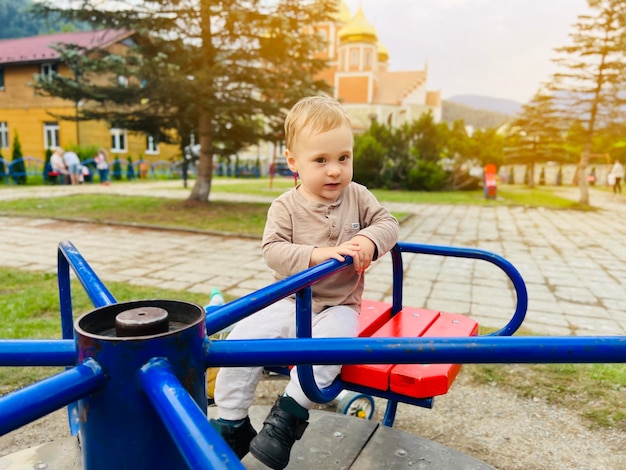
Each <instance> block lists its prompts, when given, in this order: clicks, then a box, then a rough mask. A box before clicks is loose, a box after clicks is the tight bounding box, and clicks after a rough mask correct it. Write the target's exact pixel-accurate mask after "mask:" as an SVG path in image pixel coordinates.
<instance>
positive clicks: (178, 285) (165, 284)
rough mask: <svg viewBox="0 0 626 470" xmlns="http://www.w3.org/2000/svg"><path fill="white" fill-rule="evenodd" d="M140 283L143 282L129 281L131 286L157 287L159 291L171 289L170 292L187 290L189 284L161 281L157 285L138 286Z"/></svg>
mask: <svg viewBox="0 0 626 470" xmlns="http://www.w3.org/2000/svg"><path fill="white" fill-rule="evenodd" d="M141 281H143V280H136V281H131V284H136V285H155V286H156V287H159V288H161V289H171V290H187V288H188V287H189V283H188V282H180V281H163V282H159V283H157V284H152V283H148V284H140V282H141Z"/></svg>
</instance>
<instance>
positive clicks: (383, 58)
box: [376, 41, 389, 62]
mask: <svg viewBox="0 0 626 470" xmlns="http://www.w3.org/2000/svg"><path fill="white" fill-rule="evenodd" d="M376 48H377V49H378V50H377V54H378V61H379V62H387V61H388V60H389V51H388V50H387V48H386V47H385V46H383V45H382V43H381V42H380V41H378V42H377V43H376Z"/></svg>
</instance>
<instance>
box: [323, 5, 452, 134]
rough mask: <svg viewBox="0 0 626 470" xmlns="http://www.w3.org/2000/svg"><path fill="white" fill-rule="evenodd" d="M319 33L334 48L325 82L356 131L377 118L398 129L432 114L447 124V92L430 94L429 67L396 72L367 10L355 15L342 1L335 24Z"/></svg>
mask: <svg viewBox="0 0 626 470" xmlns="http://www.w3.org/2000/svg"><path fill="white" fill-rule="evenodd" d="M316 29H317V31H318V33H319V34H321V35H322V37H323V38H325V39H326V42H327V45H328V46H327V48H326V49H325V50H324V51H322V52H321V56H322V57H323V58H325V59H326V60H327V61H328V63H329V67H328V68H327V69H326V70H324V71H323V72H322V73H321V78H323V79H325V80H326V81H327V82H328V83H329V84H330V85H331V86H332V87H333V89H334V97H335V98H337V99H338V100H339V101H341V103H342V104H343V105H344V106H345V108H346V109H347V111H348V113H349V114H350V117H351V118H352V123H353V126H354V130H355V131H357V132H359V131H363V130H365V129H367V128H368V127H369V126H370V123H371V120H372V119H376V120H377V121H378V122H380V123H385V124H390V125H391V126H393V127H398V126H401V125H402V124H404V123H405V122H411V121H414V120H417V119H419V117H420V116H421V115H422V114H423V113H426V112H428V111H430V112H432V115H433V117H434V119H435V121H436V122H439V121H440V120H441V92H440V91H428V90H427V88H426V80H427V76H428V69H427V67H425V68H424V69H423V70H408V71H390V70H389V52H388V51H387V49H386V48H385V46H384V45H383V44H382V43H381V42H380V40H379V38H378V34H377V33H376V28H375V27H374V26H373V25H372V24H371V23H370V22H369V21H368V20H367V18H366V17H365V14H364V13H363V9H362V8H361V6H359V8H358V10H357V12H356V13H355V14H354V16H352V15H351V13H350V10H349V8H348V6H347V5H346V3H345V2H344V1H339V2H338V8H337V13H336V14H335V15H334V18H333V21H329V22H326V23H322V24H319V25H317V26H316Z"/></svg>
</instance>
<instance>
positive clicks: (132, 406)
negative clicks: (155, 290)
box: [0, 241, 626, 470]
mask: <svg viewBox="0 0 626 470" xmlns="http://www.w3.org/2000/svg"><path fill="white" fill-rule="evenodd" d="M403 253H419V254H428V255H437V256H452V257H461V258H472V259H479V260H484V261H487V262H490V263H492V264H495V265H496V266H497V267H499V268H500V269H502V270H503V271H504V272H505V273H506V274H507V276H509V278H510V279H511V281H512V283H513V287H514V289H515V291H516V294H517V307H516V310H515V313H514V314H513V316H512V318H511V320H510V321H509V322H508V324H507V325H506V326H505V327H503V328H502V329H500V330H498V331H496V332H495V333H492V334H490V335H486V336H471V337H440V338H434V337H417V338H415V337H412V338H398V337H394V338H392V337H388V338H387V337H385V338H381V337H376V338H374V337H372V338H332V339H323V338H315V339H312V338H311V321H310V313H311V285H312V284H314V283H315V282H317V281H319V280H320V279H322V278H324V277H327V276H329V275H331V274H333V273H334V272H336V271H338V270H341V269H345V268H347V267H348V266H349V265H350V264H351V263H352V260H351V259H348V260H346V261H345V262H344V263H339V262H337V261H335V260H332V261H328V262H326V263H323V264H321V265H318V266H315V267H313V268H310V269H308V270H306V271H303V272H301V273H299V274H296V275H294V276H291V277H289V278H287V279H285V280H283V281H281V282H278V283H275V284H272V285H270V286H268V287H265V288H263V289H260V290H258V291H256V292H253V293H251V294H249V295H247V296H245V297H242V298H240V299H237V300H235V301H233V302H230V303H227V304H226V305H224V306H222V307H218V308H217V309H215V310H213V311H210V312H209V313H207V312H206V311H205V309H204V308H202V307H200V306H198V305H195V304H191V303H187V302H180V301H173V300H141V301H134V302H125V303H117V302H116V300H115V298H114V297H113V295H112V294H111V293H110V292H109V290H108V289H107V288H106V286H105V285H104V284H103V283H102V281H101V280H100V279H99V278H98V276H97V275H96V274H95V272H94V271H93V270H92V268H91V267H90V266H89V264H88V263H87V262H86V261H85V259H84V258H83V257H82V255H81V254H80V253H79V252H78V250H77V249H76V248H75V247H74V245H73V244H72V243H71V242H69V241H64V242H62V243H60V244H59V250H58V282H59V296H60V311H61V324H62V332H63V339H61V340H0V366H18V367H19V366H24V367H26V366H66V367H67V369H66V370H65V371H64V372H61V373H59V374H57V375H55V376H52V377H50V378H47V379H45V380H42V381H40V382H38V383H35V384H33V385H30V386H27V387H25V388H23V389H20V390H17V391H15V392H12V393H10V394H8V395H6V396H4V397H2V398H0V435H4V434H6V433H8V432H10V431H13V430H15V429H17V428H19V427H21V426H23V425H25V424H27V423H30V422H32V421H35V420H37V419H38V418H41V417H43V416H45V415H47V414H49V413H51V412H53V411H55V410H57V409H60V408H62V407H64V406H68V412H69V421H70V431H71V433H72V435H76V434H78V438H79V440H80V446H81V453H82V462H83V468H84V469H85V470H94V469H106V470H109V469H112V468H133V469H140V468H151V469H153V468H167V469H178V468H192V469H216V468H219V469H222V468H226V469H240V468H244V467H243V466H242V464H241V462H240V461H239V460H238V459H237V457H236V456H235V455H234V453H233V452H232V451H231V450H230V448H229V447H228V446H227V445H226V444H225V442H224V441H223V440H222V439H221V437H220V436H219V435H218V434H217V433H216V432H215V431H214V430H213V428H212V427H211V425H210V424H209V422H208V420H207V416H206V414H207V396H206V384H205V375H204V374H205V370H206V369H207V368H209V367H232V366H243V365H258V366H266V367H282V366H284V365H285V360H286V359H285V358H289V359H288V360H289V362H291V363H292V364H298V365H300V367H299V368H298V371H299V376H300V380H301V382H302V384H303V387H304V389H305V392H306V393H307V395H308V396H309V398H311V399H312V400H314V401H318V402H320V403H325V402H328V401H331V400H332V399H334V398H335V397H336V396H337V395H338V394H339V393H340V392H341V391H342V390H343V389H344V388H345V387H346V384H345V383H343V382H342V381H341V380H340V379H338V380H336V381H335V383H333V385H331V386H330V387H328V388H327V389H322V390H320V389H319V388H318V387H317V386H316V384H315V381H314V380H313V372H312V365H313V364H448V363H453V364H463V363H501V364H506V363H623V362H626V337H624V336H611V337H601V336H593V337H511V336H510V335H512V334H513V333H514V332H515V331H516V330H517V329H518V328H519V326H520V325H521V324H522V322H523V319H524V316H525V313H526V308H527V293H526V287H525V284H524V281H523V279H522V278H521V276H520V274H519V272H518V271H517V270H516V269H515V268H514V267H513V266H512V265H511V264H510V263H509V262H508V261H506V260H505V259H503V258H501V257H500V256H498V255H495V254H493V253H489V252H486V251H482V250H476V249H470V248H454V247H440V246H433V245H421V244H413V243H398V244H397V246H396V247H395V248H394V249H393V250H392V253H391V256H392V260H393V303H392V308H391V314H392V315H393V314H395V313H397V312H399V311H400V310H402V273H403V265H402V256H403ZM70 268H71V269H72V270H73V271H74V273H75V274H76V277H77V278H78V279H79V280H80V282H81V284H82V286H83V288H84V289H85V291H86V293H87V295H88V296H89V298H90V300H91V301H92V303H93V305H94V307H95V310H93V311H91V312H89V313H86V314H84V315H82V316H81V317H80V318H78V319H77V320H76V321H75V322H74V321H73V312H72V296H71V288H70ZM292 294H296V303H297V328H296V329H297V336H298V338H296V339H278V340H275V339H268V340H233V341H223V340H219V339H210V338H209V336H211V335H213V334H214V333H216V332H219V331H220V330H223V329H224V328H226V327H228V326H230V325H232V324H234V323H236V322H237V321H239V320H241V319H243V318H245V317H246V316H248V315H251V314H253V313H254V312H256V311H258V310H259V309H261V308H263V307H266V306H267V305H270V304H272V303H274V302H276V301H278V300H280V299H282V298H284V297H287V296H289V295H292ZM356 390H357V391H359V392H363V391H366V392H367V390H362V389H358V388H357V389H356ZM376 394H377V395H378V396H383V397H385V398H388V399H389V403H390V405H388V408H387V412H386V415H385V424H386V425H388V426H391V425H392V424H393V418H394V415H395V406H396V403H397V400H398V399H399V398H398V397H397V396H394V395H386V394H385V393H379V392H376ZM399 400H400V401H406V402H407V403H413V404H418V405H421V406H428V403H426V404H424V403H423V400H422V401H420V400H417V401H411V400H402V398H400V399H399Z"/></svg>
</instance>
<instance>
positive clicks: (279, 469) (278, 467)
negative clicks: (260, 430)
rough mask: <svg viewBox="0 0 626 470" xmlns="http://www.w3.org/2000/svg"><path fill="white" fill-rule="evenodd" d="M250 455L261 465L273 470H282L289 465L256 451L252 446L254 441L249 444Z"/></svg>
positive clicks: (259, 450) (258, 450)
mask: <svg viewBox="0 0 626 470" xmlns="http://www.w3.org/2000/svg"><path fill="white" fill-rule="evenodd" d="M250 453H251V454H252V455H253V456H254V458H256V459H257V460H258V461H260V462H261V463H262V464H264V465H266V466H268V467H270V468H272V469H273V470H283V468H285V467H286V466H287V465H288V464H289V462H280V461H278V460H276V459H274V458H273V457H272V456H271V455H268V454H266V453H264V452H263V451H262V450H261V449H257V448H256V447H255V446H254V440H252V442H251V443H250Z"/></svg>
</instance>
